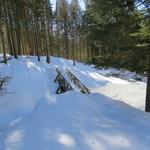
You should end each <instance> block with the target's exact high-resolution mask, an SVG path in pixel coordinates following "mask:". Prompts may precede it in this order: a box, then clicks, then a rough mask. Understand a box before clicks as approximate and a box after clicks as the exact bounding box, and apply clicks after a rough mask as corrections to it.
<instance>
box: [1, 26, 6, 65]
mask: <svg viewBox="0 0 150 150" xmlns="http://www.w3.org/2000/svg"><path fill="white" fill-rule="evenodd" d="M0 35H1V41H2V48H3V60H4V63H6V64H7V58H6V45H5V36H4V30H3V27H2V25H0Z"/></svg>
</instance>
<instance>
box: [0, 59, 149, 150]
mask: <svg viewBox="0 0 150 150" xmlns="http://www.w3.org/2000/svg"><path fill="white" fill-rule="evenodd" d="M56 67H59V68H61V70H63V69H69V70H71V71H72V72H73V73H74V74H75V75H76V76H77V77H78V78H79V79H80V80H81V81H82V82H83V83H84V84H85V85H86V86H87V87H88V88H89V89H90V91H91V92H92V94H88V95H87V94H81V93H79V92H77V91H69V92H66V93H64V94H60V95H56V94H55V91H56V89H57V87H58V85H57V84H56V83H54V82H53V81H54V79H55V77H56V72H55V69H56ZM102 71H103V70H96V69H95V68H92V67H90V66H88V65H84V64H82V63H77V64H76V67H73V66H72V62H71V61H67V60H65V59H60V58H54V57H53V58H52V59H51V65H48V64H47V63H45V60H44V59H43V60H42V61H41V62H38V61H37V58H35V57H21V58H20V59H19V60H10V61H9V63H8V65H2V64H0V72H1V75H10V76H12V79H11V82H10V83H9V84H8V87H7V94H6V95H4V96H2V97H0V150H50V149H52V150H67V149H68V150H80V149H81V150H137V149H138V150H149V147H150V143H149V141H150V115H149V114H148V113H145V112H143V111H141V110H139V109H136V108H134V107H137V108H140V109H144V101H145V100H144V99H145V89H146V85H145V83H144V82H129V81H126V80H123V79H119V78H115V77H112V76H109V77H106V76H103V75H102ZM95 92H97V93H95ZM101 93H102V94H104V95H102V94H101ZM112 99H114V100H112ZM116 100H120V101H116ZM121 101H124V102H125V103H128V104H130V105H132V106H134V107H131V106H129V105H127V104H125V103H124V102H121Z"/></svg>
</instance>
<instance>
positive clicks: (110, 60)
mask: <svg viewBox="0 0 150 150" xmlns="http://www.w3.org/2000/svg"><path fill="white" fill-rule="evenodd" d="M85 16H86V18H87V22H88V28H87V33H88V35H87V36H88V39H89V41H90V45H91V50H92V51H91V55H90V56H91V60H90V62H91V63H94V64H96V65H97V66H106V67H113V66H114V67H118V68H126V69H129V70H131V71H136V72H139V73H144V72H147V70H148V53H149V51H150V1H148V0H89V1H88V0H87V3H86V14H85Z"/></svg>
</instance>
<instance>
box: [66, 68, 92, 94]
mask: <svg viewBox="0 0 150 150" xmlns="http://www.w3.org/2000/svg"><path fill="white" fill-rule="evenodd" d="M66 73H67V75H68V77H69V78H70V80H71V81H73V82H74V84H75V85H76V86H77V87H78V89H79V90H80V92H81V93H86V94H90V90H89V89H88V88H87V87H86V86H85V85H84V84H83V83H81V81H80V80H79V79H78V78H77V77H76V76H75V75H74V74H73V73H72V72H71V71H69V70H67V72H66Z"/></svg>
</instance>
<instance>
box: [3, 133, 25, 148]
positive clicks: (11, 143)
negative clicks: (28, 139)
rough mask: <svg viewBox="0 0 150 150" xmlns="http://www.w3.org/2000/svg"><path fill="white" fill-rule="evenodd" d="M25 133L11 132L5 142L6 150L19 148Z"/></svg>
mask: <svg viewBox="0 0 150 150" xmlns="http://www.w3.org/2000/svg"><path fill="white" fill-rule="evenodd" d="M22 138H23V133H22V131H21V130H16V131H13V132H11V133H10V134H9V135H8V136H7V137H6V140H5V146H6V150H14V149H16V148H17V147H18V143H19V142H20V141H21V140H22Z"/></svg>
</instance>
